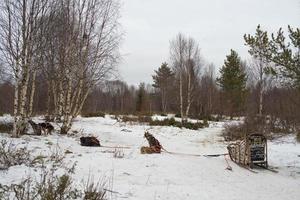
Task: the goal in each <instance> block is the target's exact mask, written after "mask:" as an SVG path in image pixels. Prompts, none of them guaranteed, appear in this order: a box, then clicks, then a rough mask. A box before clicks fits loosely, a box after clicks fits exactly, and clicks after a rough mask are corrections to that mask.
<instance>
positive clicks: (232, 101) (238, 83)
mask: <svg viewBox="0 0 300 200" xmlns="http://www.w3.org/2000/svg"><path fill="white" fill-rule="evenodd" d="M220 74H221V76H220V77H219V78H218V79H217V81H218V83H219V85H220V87H221V89H222V92H223V97H224V100H225V102H224V104H225V106H226V107H227V108H228V109H229V110H228V111H229V114H230V117H231V118H232V117H233V115H235V114H239V113H240V112H241V111H242V109H243V106H244V99H245V94H246V81H247V76H246V73H245V70H244V67H243V64H242V62H241V59H240V57H239V56H238V54H237V52H236V51H234V50H231V52H230V55H228V56H227V57H226V60H225V62H224V65H223V67H222V68H221V69H220Z"/></svg>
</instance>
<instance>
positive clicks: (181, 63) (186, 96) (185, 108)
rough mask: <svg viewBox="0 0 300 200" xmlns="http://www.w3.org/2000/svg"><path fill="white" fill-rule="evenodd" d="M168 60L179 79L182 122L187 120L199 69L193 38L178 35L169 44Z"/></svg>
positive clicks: (198, 53)
mask: <svg viewBox="0 0 300 200" xmlns="http://www.w3.org/2000/svg"><path fill="white" fill-rule="evenodd" d="M170 57H171V58H170V59H171V63H172V67H173V70H174V72H175V73H176V76H177V78H178V79H179V99H180V100H179V101H180V103H179V104H180V114H181V117H182V122H184V121H186V120H187V117H188V115H189V112H190V107H191V104H192V103H193V101H194V94H195V89H196V86H197V84H198V83H199V73H200V69H201V65H202V63H201V57H200V48H199V45H198V44H197V42H196V41H195V40H194V39H193V38H187V37H186V36H184V35H183V34H181V33H180V34H178V35H177V37H176V38H175V39H174V40H172V41H171V44H170Z"/></svg>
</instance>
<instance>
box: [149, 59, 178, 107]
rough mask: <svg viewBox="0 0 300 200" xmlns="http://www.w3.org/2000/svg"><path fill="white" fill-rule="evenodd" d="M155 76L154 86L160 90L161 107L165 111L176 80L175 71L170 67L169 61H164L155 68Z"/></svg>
mask: <svg viewBox="0 0 300 200" xmlns="http://www.w3.org/2000/svg"><path fill="white" fill-rule="evenodd" d="M152 78H153V82H154V83H153V85H152V86H153V87H154V88H156V89H158V90H159V95H160V99H161V109H162V111H163V112H164V113H165V112H167V107H168V100H169V99H168V97H169V94H170V89H171V87H172V85H173V81H174V73H173V72H172V70H171V68H170V67H168V64H167V63H162V65H161V67H160V68H158V70H155V74H154V75H153V76H152Z"/></svg>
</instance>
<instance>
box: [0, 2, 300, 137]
mask: <svg viewBox="0 0 300 200" xmlns="http://www.w3.org/2000/svg"><path fill="white" fill-rule="evenodd" d="M0 9H1V10H0V12H1V16H0V50H1V56H0V57H1V59H0V113H11V114H12V115H13V116H14V131H13V133H14V136H19V135H21V134H22V132H23V131H24V128H25V125H26V122H27V121H26V120H27V119H28V118H30V117H32V116H34V115H40V114H43V115H45V116H46V118H47V119H48V120H55V121H59V122H61V123H62V127H61V133H62V134H66V133H67V132H68V131H69V130H70V128H71V124H72V120H73V119H74V118H75V117H76V116H78V115H80V114H87V113H99V112H105V113H113V114H138V115H147V114H154V113H156V114H167V113H174V114H176V115H177V116H180V117H181V118H182V123H184V122H185V121H186V120H187V118H188V117H192V118H197V119H207V120H210V119H213V118H222V117H223V116H230V117H231V118H233V117H236V116H256V117H257V116H259V117H262V116H268V117H269V118H268V119H269V120H270V121H272V123H274V124H280V125H281V126H284V127H285V128H286V130H288V131H290V130H295V129H298V128H299V122H300V114H299V111H300V30H299V28H292V27H290V26H289V27H288V32H287V33H284V32H283V29H281V28H280V29H279V30H278V32H276V33H273V34H269V33H268V32H266V31H264V30H263V29H262V28H261V27H260V26H258V27H257V29H256V32H255V34H253V35H251V34H245V35H244V41H245V45H246V46H247V47H248V50H249V54H250V55H251V56H252V60H251V61H244V60H243V59H242V58H241V57H240V56H239V55H238V52H236V51H235V50H230V52H228V55H226V56H225V55H224V64H223V66H218V68H219V71H218V72H216V69H217V67H216V66H214V64H207V62H206V61H205V60H204V58H203V57H202V55H201V51H200V45H199V44H198V42H197V41H196V40H195V39H193V38H192V37H187V36H186V35H184V34H181V33H180V34H178V35H177V36H176V37H175V38H174V39H173V40H171V41H170V56H169V59H168V62H164V63H162V64H161V66H157V69H156V70H155V71H154V72H153V74H152V79H153V82H152V83H148V84H147V83H140V84H139V86H138V87H136V86H130V85H128V84H127V83H126V82H124V81H122V80H118V78H112V77H114V74H115V72H116V71H115V66H116V65H117V64H118V63H119V60H120V53H119V45H120V41H121V40H122V36H123V34H122V31H121V28H120V24H119V21H118V20H119V16H120V15H119V12H120V3H119V1H117V0H91V1H86V0H66V1H58V0H41V1H37V0H4V3H3V5H1V7H0ZM241 45H242V44H241Z"/></svg>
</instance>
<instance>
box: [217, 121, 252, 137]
mask: <svg viewBox="0 0 300 200" xmlns="http://www.w3.org/2000/svg"><path fill="white" fill-rule="evenodd" d="M243 126H244V125H243V123H239V124H226V125H225V126H224V128H225V129H224V130H223V132H222V135H223V137H224V138H225V141H235V140H240V139H243V138H244V137H245V135H246V133H245V132H244V127H243Z"/></svg>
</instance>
